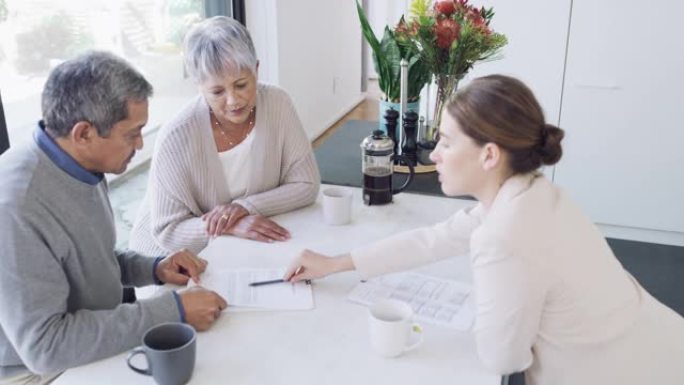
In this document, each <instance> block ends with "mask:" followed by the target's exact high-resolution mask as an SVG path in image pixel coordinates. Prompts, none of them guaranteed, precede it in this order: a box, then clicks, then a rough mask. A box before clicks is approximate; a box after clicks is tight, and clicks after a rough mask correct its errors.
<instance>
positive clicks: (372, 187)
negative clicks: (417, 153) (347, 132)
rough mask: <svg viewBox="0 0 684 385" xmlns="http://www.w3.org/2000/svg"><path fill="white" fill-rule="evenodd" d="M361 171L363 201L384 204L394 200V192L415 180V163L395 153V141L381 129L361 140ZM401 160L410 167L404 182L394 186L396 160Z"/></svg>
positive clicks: (369, 203)
mask: <svg viewBox="0 0 684 385" xmlns="http://www.w3.org/2000/svg"><path fill="white" fill-rule="evenodd" d="M361 159H362V161H361V171H362V172H363V203H365V204H367V205H384V204H386V203H391V202H392V196H393V195H394V194H397V193H400V192H401V191H403V190H404V189H405V188H406V187H407V186H408V185H409V183H411V181H412V180H413V174H414V170H413V164H412V163H411V161H410V160H409V159H408V158H407V157H405V156H403V155H397V154H395V153H394V142H393V141H392V139H390V138H389V137H388V136H387V135H385V133H384V132H383V131H381V130H375V131H373V134H372V135H370V136H368V137H366V138H365V139H364V140H363V142H361ZM395 159H396V160H401V161H403V162H404V163H406V165H408V167H409V174H408V177H407V178H406V181H405V182H404V184H403V185H402V186H401V187H399V188H396V189H395V188H392V172H393V165H394V160H395Z"/></svg>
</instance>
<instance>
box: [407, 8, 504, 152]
mask: <svg viewBox="0 0 684 385" xmlns="http://www.w3.org/2000/svg"><path fill="white" fill-rule="evenodd" d="M493 17H494V10H493V8H485V7H481V8H477V7H475V6H473V5H471V4H469V3H468V0H437V1H435V2H434V4H432V0H413V1H412V3H411V5H410V16H409V20H408V22H407V23H406V26H405V27H403V28H401V29H399V34H400V35H401V36H400V37H399V38H400V39H404V40H407V41H410V42H412V43H413V44H414V47H415V48H414V50H416V51H418V52H420V55H421V58H422V62H423V63H424V65H425V66H427V68H428V69H429V72H430V73H431V74H432V75H434V76H435V81H436V83H437V101H436V104H435V107H434V114H433V116H432V117H433V121H432V122H428V125H429V130H430V131H431V133H430V134H428V135H429V136H428V137H430V138H433V139H434V138H435V137H436V133H437V129H438V127H439V121H440V118H441V114H442V109H443V108H444V105H445V103H446V102H447V100H448V99H449V97H450V96H451V94H452V93H453V92H455V91H456V88H457V87H458V82H459V81H460V80H461V79H463V77H464V76H465V75H466V74H467V73H468V71H470V69H472V68H473V65H474V64H475V63H477V62H479V61H482V60H485V59H490V58H492V57H494V56H495V55H497V54H498V53H499V52H500V50H501V48H502V47H503V46H505V45H506V44H507V42H508V41H507V39H506V36H504V35H502V34H500V33H497V32H494V31H493V30H492V29H491V27H490V26H489V24H490V22H491V20H492V18H493Z"/></svg>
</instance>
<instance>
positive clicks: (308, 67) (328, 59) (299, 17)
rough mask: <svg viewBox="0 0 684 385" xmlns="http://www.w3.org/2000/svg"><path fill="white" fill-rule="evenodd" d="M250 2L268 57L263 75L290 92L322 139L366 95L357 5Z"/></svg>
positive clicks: (250, 17)
mask: <svg viewBox="0 0 684 385" xmlns="http://www.w3.org/2000/svg"><path fill="white" fill-rule="evenodd" d="M247 3H248V6H247V25H248V28H249V29H250V32H251V33H252V36H253V39H254V43H255V44H256V45H258V47H257V52H258V54H259V56H260V58H262V57H263V58H264V59H262V63H261V65H260V79H261V80H265V81H268V82H271V83H274V84H277V85H279V86H281V87H282V88H284V89H285V90H287V91H288V93H289V94H290V96H291V97H292V99H293V100H294V103H295V106H296V107H297V111H298V112H299V116H300V118H301V120H302V123H303V124H304V128H305V129H306V131H307V134H308V135H309V137H310V138H315V137H317V136H318V135H320V134H321V133H322V132H323V131H324V130H325V129H327V128H328V127H329V126H330V125H332V124H333V123H334V122H335V121H336V120H337V119H339V118H340V117H341V116H342V115H343V114H344V113H346V112H347V111H349V110H350V109H351V108H353V107H354V106H355V105H356V104H357V103H358V102H359V101H361V99H362V93H361V30H360V27H359V22H358V17H357V15H356V7H355V4H354V3H353V2H351V1H349V2H347V1H345V2H342V1H320V0H297V1H294V0H289V1H283V0H281V1H275V0H253V1H248V2H247ZM259 45H260V46H261V47H259ZM264 47H266V48H264Z"/></svg>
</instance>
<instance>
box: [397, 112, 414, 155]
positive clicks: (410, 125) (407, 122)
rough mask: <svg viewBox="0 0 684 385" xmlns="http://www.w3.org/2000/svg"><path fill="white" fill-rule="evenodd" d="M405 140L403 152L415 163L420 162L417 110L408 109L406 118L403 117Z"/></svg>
mask: <svg viewBox="0 0 684 385" xmlns="http://www.w3.org/2000/svg"><path fill="white" fill-rule="evenodd" d="M402 120H403V121H402V124H403V131H404V142H403V143H402V144H403V145H402V147H401V153H402V154H404V155H406V157H407V158H408V159H409V160H410V161H411V162H412V163H413V165H416V164H418V163H417V162H418V154H417V150H418V146H417V143H416V140H417V135H418V113H416V112H415V111H406V112H405V113H404V119H402Z"/></svg>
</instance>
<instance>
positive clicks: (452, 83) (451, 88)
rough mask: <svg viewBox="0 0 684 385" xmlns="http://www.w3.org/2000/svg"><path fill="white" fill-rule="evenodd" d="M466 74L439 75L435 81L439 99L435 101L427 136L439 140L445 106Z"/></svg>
mask: <svg viewBox="0 0 684 385" xmlns="http://www.w3.org/2000/svg"><path fill="white" fill-rule="evenodd" d="M464 76H465V74H458V75H445V74H442V75H437V76H435V81H436V83H437V99H436V101H435V109H434V114H433V115H432V121H431V122H430V125H429V132H428V135H427V137H428V138H431V139H432V140H434V141H437V140H439V124H440V122H441V120H442V113H443V111H444V107H445V106H446V105H447V103H449V98H451V95H453V93H454V92H456V89H457V88H458V83H459V82H460V81H461V79H463V77H464Z"/></svg>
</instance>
